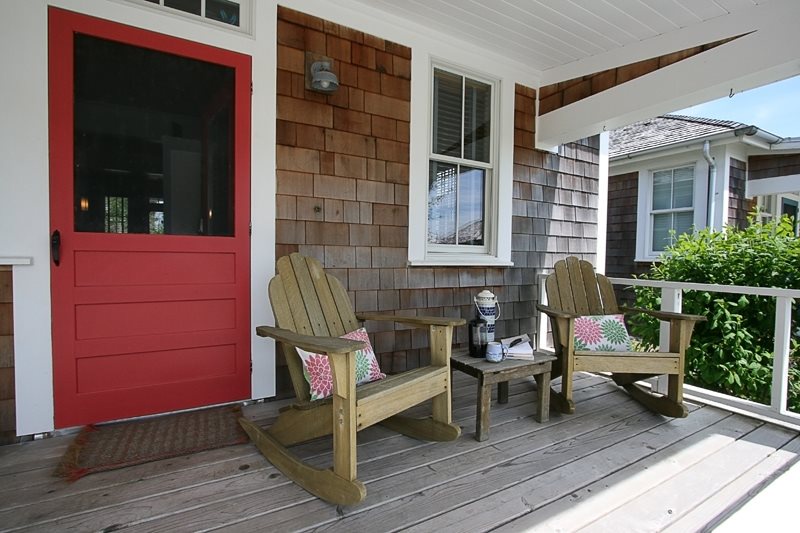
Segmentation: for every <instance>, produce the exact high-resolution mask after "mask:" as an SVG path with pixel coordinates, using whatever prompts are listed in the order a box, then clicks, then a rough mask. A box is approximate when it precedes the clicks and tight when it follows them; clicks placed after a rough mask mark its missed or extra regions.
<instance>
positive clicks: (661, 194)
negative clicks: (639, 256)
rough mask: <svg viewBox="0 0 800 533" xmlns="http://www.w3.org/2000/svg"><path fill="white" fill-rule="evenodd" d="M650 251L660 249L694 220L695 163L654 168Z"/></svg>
mask: <svg viewBox="0 0 800 533" xmlns="http://www.w3.org/2000/svg"><path fill="white" fill-rule="evenodd" d="M650 200H651V202H650V231H649V238H650V252H651V253H655V254H657V253H659V252H663V251H664V249H666V247H667V246H668V245H670V244H671V243H673V242H674V240H675V239H676V238H677V237H678V236H679V235H681V234H683V233H688V232H689V231H691V230H692V226H693V224H694V165H688V166H683V167H678V168H670V169H666V170H657V171H654V172H653V187H652V194H651V198H650Z"/></svg>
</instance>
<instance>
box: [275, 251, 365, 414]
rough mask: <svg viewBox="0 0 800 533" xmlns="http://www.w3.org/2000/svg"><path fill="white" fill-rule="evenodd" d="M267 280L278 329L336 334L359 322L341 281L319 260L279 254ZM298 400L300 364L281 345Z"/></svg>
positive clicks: (302, 385) (305, 393)
mask: <svg viewBox="0 0 800 533" xmlns="http://www.w3.org/2000/svg"><path fill="white" fill-rule="evenodd" d="M277 271H278V274H277V275H276V276H275V277H274V278H272V280H271V281H270V283H269V297H270V302H271V304H272V312H273V313H274V315H275V322H276V324H277V325H278V327H279V328H283V329H288V330H290V331H294V332H296V333H303V334H305V335H315V336H324V337H339V336H341V335H344V334H345V333H347V332H349V331H353V330H355V329H358V327H359V323H358V320H356V316H355V314H354V313H353V308H352V306H351V305H350V299H349V298H348V296H347V292H346V291H345V290H344V287H343V286H342V284H341V282H339V280H338V279H336V278H334V277H333V276H331V275H329V274H326V273H325V271H324V270H323V269H322V265H320V264H319V261H317V260H316V259H313V258H311V257H304V256H302V255H300V254H297V253H293V254H291V255H289V256H285V257H281V258H280V259H278V263H277ZM281 349H282V351H283V354H284V357H285V358H286V364H287V366H288V368H289V374H290V376H291V379H292V386H293V387H294V391H295V394H296V395H297V398H298V400H301V401H307V400H308V399H309V397H310V396H309V388H308V383H307V382H306V380H305V378H304V377H303V364H302V362H301V360H300V357H299V356H298V355H297V351H296V350H295V349H294V347H292V346H285V345H282V346H281Z"/></svg>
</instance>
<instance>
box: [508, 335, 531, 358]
mask: <svg viewBox="0 0 800 533" xmlns="http://www.w3.org/2000/svg"><path fill="white" fill-rule="evenodd" d="M500 342H501V343H502V345H503V351H504V352H506V354H507V355H506V358H507V359H530V360H533V344H532V343H531V338H530V337H529V336H528V334H527V333H524V334H522V335H517V336H516V337H508V338H506V339H500Z"/></svg>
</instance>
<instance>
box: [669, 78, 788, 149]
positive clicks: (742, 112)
mask: <svg viewBox="0 0 800 533" xmlns="http://www.w3.org/2000/svg"><path fill="white" fill-rule="evenodd" d="M673 114H676V115H689V116H692V117H704V118H716V119H721V120H735V121H737V122H742V123H744V124H748V125H752V126H756V127H758V128H761V129H762V130H765V131H768V132H769V133H773V134H775V135H778V136H780V137H800V76H796V77H794V78H789V79H787V80H783V81H779V82H776V83H772V84H770V85H765V86H763V87H757V88H755V89H750V90H749V91H744V92H741V93H737V94H734V95H733V98H727V97H725V98H721V99H719V100H714V101H711V102H706V103H705V104H699V105H696V106H692V107H689V108H687V109H681V110H679V111H674V112H673Z"/></svg>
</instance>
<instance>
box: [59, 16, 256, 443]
mask: <svg viewBox="0 0 800 533" xmlns="http://www.w3.org/2000/svg"><path fill="white" fill-rule="evenodd" d="M48 14H49V40H50V42H49V85H50V87H49V89H50V218H51V232H56V231H57V232H58V233H59V235H60V246H59V247H58V252H59V256H60V258H59V259H60V260H59V263H58V265H56V264H55V261H53V262H51V279H52V302H53V370H54V393H55V425H56V427H57V428H61V427H69V426H74V425H79V424H87V423H95V422H101V421H106V420H112V419H119V418H127V417H133V416H141V415H147V414H153V413H160V412H166V411H174V410H179V409H186V408H192V407H198V406H203V405H211V404H216V403H224V402H231V401H235V400H241V399H245V398H249V397H250V333H249V331H250V301H249V298H250V296H249V294H250V287H249V280H250V272H249V268H250V256H249V246H250V243H249V219H250V213H249V203H250V198H249V194H250V80H251V61H250V58H249V57H247V56H244V55H241V54H237V53H233V52H229V51H225V50H221V49H218V48H214V47H210V46H206V45H201V44H197V43H192V42H188V41H184V40H181V39H176V38H173V37H169V36H166V35H161V34H157V33H152V32H148V31H144V30H139V29H136V28H132V27H129V26H124V25H120V24H116V23H112V22H109V21H104V20H100V19H95V18H91V17H87V16H83V15H79V14H75V13H72V12H68V11H64V10H61V9H57V8H50V9H49V11H48Z"/></svg>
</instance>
